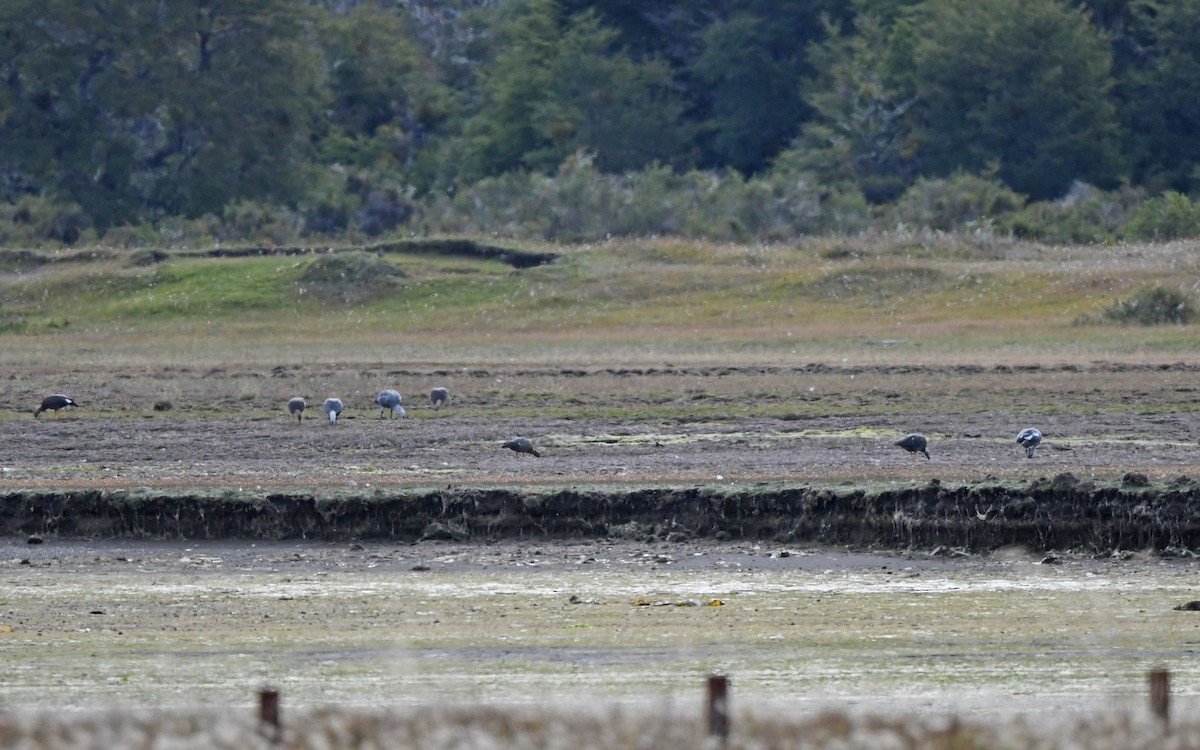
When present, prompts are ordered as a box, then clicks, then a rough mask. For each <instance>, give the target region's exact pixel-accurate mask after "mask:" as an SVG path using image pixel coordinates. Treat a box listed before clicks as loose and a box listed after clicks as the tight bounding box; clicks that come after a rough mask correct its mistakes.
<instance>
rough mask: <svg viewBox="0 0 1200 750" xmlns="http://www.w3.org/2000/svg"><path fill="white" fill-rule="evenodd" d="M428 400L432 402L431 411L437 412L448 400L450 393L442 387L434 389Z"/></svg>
mask: <svg viewBox="0 0 1200 750" xmlns="http://www.w3.org/2000/svg"><path fill="white" fill-rule="evenodd" d="M429 400H430V401H432V402H433V410H434V411H437V410H438V409H440V408H442V407H443V406H445V405H446V402H447V401H449V400H450V391H448V390H446V389H445V388H442V387H438V388H434V389H433V390H432V391H430V392H429Z"/></svg>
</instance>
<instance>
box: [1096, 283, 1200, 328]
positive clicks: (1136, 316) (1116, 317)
mask: <svg viewBox="0 0 1200 750" xmlns="http://www.w3.org/2000/svg"><path fill="white" fill-rule="evenodd" d="M1195 317H1196V309H1195V307H1193V306H1192V301H1191V299H1190V298H1189V297H1188V295H1186V294H1184V293H1183V292H1181V291H1179V290H1178V289H1169V288H1167V287H1162V286H1148V287H1145V288H1143V289H1141V290H1140V291H1139V292H1138V293H1137V294H1135V295H1133V296H1132V297H1130V298H1129V299H1124V300H1118V301H1117V302H1116V304H1114V305H1113V306H1112V307H1109V308H1108V309H1107V310H1105V311H1104V319H1105V320H1109V321H1114V322H1117V323H1136V324H1138V325H1144V326H1156V325H1167V324H1169V323H1174V324H1176V325H1186V324H1188V323H1191V322H1192V320H1193V319H1194V318H1195Z"/></svg>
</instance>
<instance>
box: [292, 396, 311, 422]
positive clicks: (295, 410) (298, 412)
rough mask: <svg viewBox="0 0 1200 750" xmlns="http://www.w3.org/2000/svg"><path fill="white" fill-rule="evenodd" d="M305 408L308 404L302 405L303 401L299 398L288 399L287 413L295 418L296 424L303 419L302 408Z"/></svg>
mask: <svg viewBox="0 0 1200 750" xmlns="http://www.w3.org/2000/svg"><path fill="white" fill-rule="evenodd" d="M306 406H308V404H306V403H304V399H302V398H300V397H299V396H295V397H293V398H290V399H288V413H289V414H291V415H292V416H293V417H295V418H296V424H299V423H300V420H302V419H304V407H306Z"/></svg>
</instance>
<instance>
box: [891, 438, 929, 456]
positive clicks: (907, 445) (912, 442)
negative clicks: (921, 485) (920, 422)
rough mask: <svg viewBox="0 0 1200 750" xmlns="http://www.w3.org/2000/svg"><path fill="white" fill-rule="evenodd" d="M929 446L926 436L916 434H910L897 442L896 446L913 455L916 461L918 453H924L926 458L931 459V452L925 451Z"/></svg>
mask: <svg viewBox="0 0 1200 750" xmlns="http://www.w3.org/2000/svg"><path fill="white" fill-rule="evenodd" d="M928 444H929V441H928V440H926V439H925V436H924V435H918V434H917V433H915V432H910V433H908V434H907V435H905V436H904V437H902V438H900V439H899V440H897V441H896V445H898V446H900V447H901V448H903V449H904V450H906V451H908V452H909V453H910V454H912V457H913V460H914V461H915V460H916V459H917V454H918V453H924V454H925V458H929V451H927V450H925V446H926V445H928Z"/></svg>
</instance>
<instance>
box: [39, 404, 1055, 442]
mask: <svg viewBox="0 0 1200 750" xmlns="http://www.w3.org/2000/svg"><path fill="white" fill-rule="evenodd" d="M402 400H403V398H402V397H401V396H400V394H399V392H397V391H394V390H391V389H390V388H389V389H387V390H383V391H380V392H379V395H378V396H376V397H375V404H376V405H377V406H379V410H380V411H379V416H380V418H382V417H383V416H385V415H387V416H388V419H392V418H393V417H397V416H399V417H403V416H404V407H403V406H401V405H400V402H401V401H402ZM429 400H430V402H431V403H432V404H433V408H434V410H435V411H436V410H438V409H441V408H442V407H443V406H445V405H446V403H447V402H449V400H450V392H449V391H448V390H446V389H445V388H442V387H440V386H439V387H437V388H434V389H433V390H431V391H430V392H429ZM68 406H76V407H77V406H79V402H77V401H76V400H75V399H73V398H71V397H69V396H64V395H63V394H61V393H55V394H53V395H50V396H47V397H45V398H44V399H42V403H41V405H40V406H38V408H37V409H34V411H33V418H34V419H37V418H38V416H39V415H40V414H41V413H42V412H44V411H53V412H54V416H58V410H59V409H65V408H67V407H68ZM306 408H308V403H307V402H306V401H305V400H304V399H303V398H302V397H300V396H294V397H292V398H290V399H288V403H287V409H288V413H289V414H291V415H292V416H293V417H295V418H296V422H297V424H299V423H300V422H301V421H303V420H304V410H305V409H306ZM321 408H323V409H324V410H325V413H326V414H328V415H329V421H330V422H335V423H336V422H337V418H338V416H339V415H341V413H342V410H343V409H344V408H345V407H344V406H343V404H342V400H341V399H340V398H327V399H325V402H324V403H323V404H322V405H321ZM388 412H391V413H390V414H388ZM1017 443H1018V444H1019V445H1020V446H1021V447H1023V448H1024V449H1025V457H1026V458H1033V452H1034V450H1036V449H1037V447H1038V446H1039V445H1041V443H1042V433H1041V431H1039V430H1038V429H1037V428H1036V427H1026V428H1025V429H1023V430H1021V431H1020V432H1019V433H1017ZM896 445H898V446H900V447H901V448H903V449H904V450H906V451H908V453H909V454H910V455H911V456H912V457H913V460H916V458H917V454H918V453H920V454H922V455H924V456H925V458H929V457H930V456H929V440H928V439H926V437H925V436H924V435H921V434H919V433H916V432H910V433H908V434H907V435H905V436H904V437H902V438H900V439H899V440H897V441H896ZM504 447H505V448H508V449H509V450H511V451H514V452H516V453H528V454H529V455H531V456H536V457H538V458H541V456H542V454H541V453H540V452H539V451H538V449H537V448H535V447H534V445H533V441H531V440H530V439H529V438H524V437H518V438H513V439H512V440H509V441H508V442H506V443H505V444H504Z"/></svg>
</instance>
